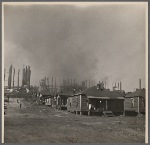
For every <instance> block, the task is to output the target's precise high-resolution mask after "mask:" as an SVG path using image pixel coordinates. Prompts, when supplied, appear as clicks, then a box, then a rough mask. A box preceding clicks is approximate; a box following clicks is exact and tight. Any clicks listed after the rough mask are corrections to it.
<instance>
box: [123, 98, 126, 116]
mask: <svg viewBox="0 0 150 145" xmlns="http://www.w3.org/2000/svg"><path fill="white" fill-rule="evenodd" d="M123 106H124V108H123V116H124V117H125V110H126V103H125V99H124V101H123Z"/></svg>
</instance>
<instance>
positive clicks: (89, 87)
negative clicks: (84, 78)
mask: <svg viewBox="0 0 150 145" xmlns="http://www.w3.org/2000/svg"><path fill="white" fill-rule="evenodd" d="M89 88H90V80H89Z"/></svg>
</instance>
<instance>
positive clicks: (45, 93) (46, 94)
mask: <svg viewBox="0 0 150 145" xmlns="http://www.w3.org/2000/svg"><path fill="white" fill-rule="evenodd" d="M40 94H42V95H45V96H52V93H51V92H48V91H40Z"/></svg>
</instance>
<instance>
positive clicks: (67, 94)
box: [58, 91, 73, 96]
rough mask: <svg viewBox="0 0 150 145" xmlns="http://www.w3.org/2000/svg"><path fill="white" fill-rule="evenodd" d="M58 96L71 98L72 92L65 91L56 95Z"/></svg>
mask: <svg viewBox="0 0 150 145" xmlns="http://www.w3.org/2000/svg"><path fill="white" fill-rule="evenodd" d="M58 95H59V96H72V95H73V92H71V91H66V92H60V93H58Z"/></svg>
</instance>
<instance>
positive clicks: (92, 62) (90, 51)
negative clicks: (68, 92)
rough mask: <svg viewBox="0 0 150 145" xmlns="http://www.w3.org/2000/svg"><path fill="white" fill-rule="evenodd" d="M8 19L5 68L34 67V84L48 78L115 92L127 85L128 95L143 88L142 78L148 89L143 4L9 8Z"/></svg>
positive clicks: (5, 8)
mask: <svg viewBox="0 0 150 145" xmlns="http://www.w3.org/2000/svg"><path fill="white" fill-rule="evenodd" d="M54 7H55V8H54ZM106 8H107V9H106ZM4 14H5V19H4V20H5V21H4V24H5V29H4V34H5V39H4V46H5V56H4V59H5V60H4V62H5V64H4V65H5V68H6V69H7V70H8V69H9V66H10V64H11V63H12V64H13V65H14V66H16V70H18V69H19V68H22V66H23V64H25V65H29V66H31V67H32V70H33V72H32V79H31V84H33V85H39V80H40V79H42V78H43V77H45V76H47V77H49V78H51V77H55V78H57V81H59V79H62V78H66V79H68V78H72V79H74V78H75V79H76V81H77V82H78V83H80V81H82V80H91V81H94V83H95V84H96V83H98V81H106V82H107V83H108V87H109V88H111V87H112V84H113V83H115V82H120V81H121V82H122V88H123V89H124V90H126V91H132V90H134V88H138V80H139V79H142V87H145V72H146V70H145V69H146V44H145V39H146V38H145V36H146V9H145V5H144V4H143V3H141V4H138V3H134V4H128V3H127V4H125V5H124V4H122V3H116V4H111V3H109V5H105V4H98V5H94V4H93V5H88V4H87V7H86V6H85V7H81V6H79V5H75V4H73V3H72V4H70V5H65V4H63V5H61V4H59V5H57V4H56V5H51V4H46V5H45V4H43V5H36V4H30V3H28V5H13V6H11V5H10V4H6V5H5V6H4ZM10 54H11V55H10Z"/></svg>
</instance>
